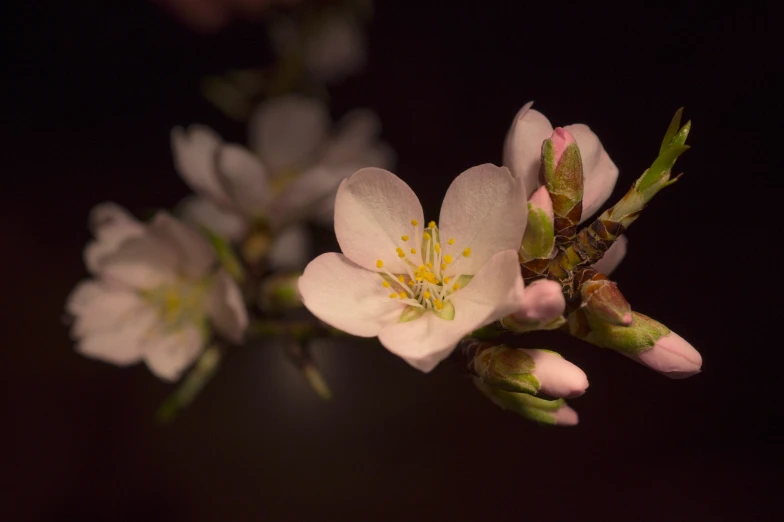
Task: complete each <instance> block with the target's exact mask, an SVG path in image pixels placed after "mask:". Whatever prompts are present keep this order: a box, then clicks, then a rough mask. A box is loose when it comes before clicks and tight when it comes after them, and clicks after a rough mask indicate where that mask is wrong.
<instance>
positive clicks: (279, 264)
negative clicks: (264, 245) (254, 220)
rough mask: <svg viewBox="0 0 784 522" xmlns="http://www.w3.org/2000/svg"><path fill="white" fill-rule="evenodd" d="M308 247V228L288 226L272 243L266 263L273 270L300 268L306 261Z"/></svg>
mask: <svg viewBox="0 0 784 522" xmlns="http://www.w3.org/2000/svg"><path fill="white" fill-rule="evenodd" d="M309 247H310V234H309V233H308V229H307V228H305V227H304V226H300V225H291V226H288V227H286V228H285V229H283V230H282V231H281V232H280V233H279V234H278V236H277V237H276V238H275V242H274V243H272V248H271V249H270V251H269V254H268V255H267V263H268V264H269V266H270V268H272V269H274V270H279V269H285V268H294V269H297V268H302V267H303V266H305V265H306V264H307V263H308V252H309V250H310V248H309Z"/></svg>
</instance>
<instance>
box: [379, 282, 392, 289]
mask: <svg viewBox="0 0 784 522" xmlns="http://www.w3.org/2000/svg"><path fill="white" fill-rule="evenodd" d="M381 285H382V286H383V287H384V288H389V287H390V286H391V285H390V284H389V283H387V282H386V281H384V282H383V283H381Z"/></svg>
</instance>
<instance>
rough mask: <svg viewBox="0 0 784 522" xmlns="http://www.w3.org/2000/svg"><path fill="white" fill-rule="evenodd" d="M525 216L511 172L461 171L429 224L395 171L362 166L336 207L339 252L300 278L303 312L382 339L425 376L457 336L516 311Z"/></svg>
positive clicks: (521, 191)
mask: <svg viewBox="0 0 784 522" xmlns="http://www.w3.org/2000/svg"><path fill="white" fill-rule="evenodd" d="M526 218H527V211H526V208H525V192H524V189H523V186H522V183H520V182H519V180H516V179H514V178H513V177H512V175H511V174H510V173H509V171H508V170H507V169H505V168H499V167H496V166H495V165H489V164H488V165H480V166H478V167H473V168H471V169H468V170H467V171H465V172H463V173H462V174H460V175H459V176H458V177H457V178H456V179H455V180H454V181H453V182H452V184H451V186H450V187H449V190H448V191H447V193H446V196H445V197H444V203H443V205H442V207H441V216H440V221H441V223H440V226H438V225H437V224H436V223H435V222H433V221H431V222H430V223H428V224H427V227H425V226H424V222H423V211H422V206H421V205H420V203H419V200H418V199H417V197H416V195H415V194H414V192H413V191H412V190H411V188H410V187H409V186H408V185H407V184H406V183H405V182H403V180H401V179H400V178H398V177H397V176H395V175H394V174H392V173H391V172H388V171H385V170H381V169H374V168H369V169H362V170H360V171H358V172H357V173H356V174H354V175H353V176H351V177H350V178H348V179H347V180H345V181H344V182H343V183H342V184H341V186H340V190H338V194H337V198H336V202H335V235H336V236H337V239H338V243H339V244H340V248H341V250H342V251H343V254H336V253H329V254H323V255H321V256H319V257H317V258H316V259H314V260H313V261H311V262H310V264H308V266H307V268H306V269H305V272H304V273H303V275H302V277H301V278H300V280H299V290H300V293H301V295H302V301H303V303H304V304H305V306H306V307H307V308H308V309H309V310H310V311H311V312H312V313H313V314H314V315H315V316H316V317H318V318H319V319H321V320H322V321H324V322H326V323H328V324H330V325H332V326H334V327H335V328H339V329H340V330H343V331H345V332H348V333H350V334H352V335H357V336H360V337H375V336H378V338H379V341H381V344H383V345H384V346H385V347H386V348H387V349H388V350H390V351H391V352H392V353H394V354H396V355H399V356H400V357H402V358H403V359H405V360H406V361H407V362H408V363H409V364H411V365H412V366H414V367H415V368H417V369H419V370H421V371H423V372H429V371H430V370H432V369H433V368H434V367H435V366H436V365H437V364H438V363H439V362H440V361H442V360H443V359H444V358H445V357H447V356H448V355H449V354H450V353H451V352H452V350H453V349H454V348H455V346H456V345H457V343H458V342H459V341H460V339H461V338H462V337H463V336H465V335H467V334H469V333H471V332H472V331H473V330H475V329H476V328H479V327H480V326H483V325H486V324H489V323H491V322H493V321H495V320H498V319H500V318H502V317H505V316H506V315H508V314H511V313H513V312H515V311H516V310H517V309H518V308H519V307H520V301H521V298H522V293H523V279H522V276H521V274H520V265H519V262H518V258H517V249H518V247H519V246H520V242H521V240H522V235H523V230H524V229H525V223H526Z"/></svg>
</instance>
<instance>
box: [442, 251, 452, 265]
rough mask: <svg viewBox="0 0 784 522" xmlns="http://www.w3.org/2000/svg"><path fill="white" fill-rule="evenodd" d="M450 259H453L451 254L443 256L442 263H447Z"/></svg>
mask: <svg viewBox="0 0 784 522" xmlns="http://www.w3.org/2000/svg"><path fill="white" fill-rule="evenodd" d="M452 261H454V259H452V256H450V255H449V254H447V255H445V256H444V263H446V264H447V265H448V264H449V263H451V262H452Z"/></svg>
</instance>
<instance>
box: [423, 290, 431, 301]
mask: <svg viewBox="0 0 784 522" xmlns="http://www.w3.org/2000/svg"><path fill="white" fill-rule="evenodd" d="M422 296H423V297H424V298H425V299H430V292H428V291H427V290H425V293H423V294H422Z"/></svg>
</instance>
